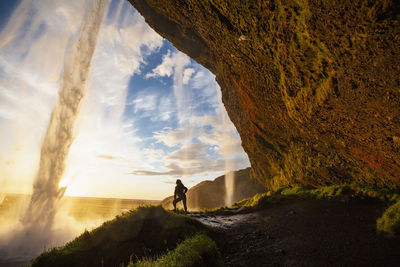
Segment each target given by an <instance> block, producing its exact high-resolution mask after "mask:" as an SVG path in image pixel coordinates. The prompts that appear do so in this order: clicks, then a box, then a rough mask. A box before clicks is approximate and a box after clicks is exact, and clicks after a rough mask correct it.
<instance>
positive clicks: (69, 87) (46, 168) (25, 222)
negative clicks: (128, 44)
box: [0, 0, 106, 258]
mask: <svg viewBox="0 0 400 267" xmlns="http://www.w3.org/2000/svg"><path fill="white" fill-rule="evenodd" d="M105 10H106V2H105V1H101V0H94V1H93V4H92V7H91V8H90V9H89V10H88V11H87V14H86V15H85V16H84V17H85V19H84V21H83V23H82V26H81V29H80V31H79V34H78V36H77V38H76V39H75V40H73V41H71V45H70V46H69V48H68V50H67V51H66V53H65V61H64V68H63V74H62V79H61V83H60V89H59V92H58V99H57V101H56V103H55V105H54V107H53V109H52V112H51V117H50V121H49V124H48V128H47V131H46V134H45V137H44V140H43V144H42V147H41V153H40V163H39V169H38V171H37V174H36V178H35V180H34V182H33V189H32V196H31V198H30V200H29V204H28V205H27V207H26V211H25V213H24V215H23V216H22V217H21V218H20V220H15V219H16V218H13V216H8V219H10V220H11V221H10V223H9V226H10V228H11V229H9V231H8V236H5V235H4V236H3V240H2V243H1V244H0V245H1V248H0V252H1V254H3V255H2V257H3V258H7V257H19V258H30V257H33V256H35V255H37V254H38V253H40V252H42V251H43V250H44V249H46V248H48V247H49V246H56V245H60V244H62V243H64V242H66V241H67V240H68V239H70V238H71V232H74V231H73V229H65V228H64V227H66V228H70V226H71V225H73V224H70V223H68V220H65V218H64V219H63V220H60V219H59V218H58V217H57V216H62V215H57V211H58V209H59V204H60V199H61V198H62V197H63V195H64V192H65V189H66V188H65V187H61V188H60V187H59V183H60V181H61V179H62V178H63V174H64V171H65V166H66V159H67V156H68V152H69V149H70V146H71V144H72V142H73V140H74V135H75V132H74V124H75V121H76V118H77V116H78V114H79V109H80V106H81V101H82V99H83V98H84V96H85V93H86V82H87V79H88V76H89V73H90V65H91V61H92V56H93V53H94V50H95V47H96V41H97V35H98V32H99V29H100V26H101V24H102V20H103V17H104V13H105ZM23 206H24V205H23V204H21V205H20V207H23ZM14 216H17V213H15V214H14ZM56 220H58V221H64V224H55V222H56ZM15 221H16V222H17V223H16V224H15ZM61 228H62V229H61ZM74 234H75V233H74ZM5 245H6V247H5Z"/></svg>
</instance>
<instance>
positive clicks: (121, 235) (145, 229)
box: [32, 206, 211, 266]
mask: <svg viewBox="0 0 400 267" xmlns="http://www.w3.org/2000/svg"><path fill="white" fill-rule="evenodd" d="M210 231H211V230H210V229H209V228H208V227H206V226H205V225H203V224H202V223H200V222H199V221H197V220H195V219H193V218H190V217H187V216H183V215H179V214H175V213H173V212H169V211H165V210H164V209H163V208H161V207H160V206H149V207H139V208H137V209H135V210H132V211H129V212H127V213H124V214H123V215H120V216H117V217H116V218H115V219H113V220H111V221H108V222H105V223H104V224H103V225H102V226H100V227H98V228H96V229H94V230H92V231H85V232H84V233H83V234H82V235H80V236H79V237H77V238H76V239H74V240H73V241H71V242H69V243H68V244H66V245H65V246H63V247H59V248H53V249H51V250H49V251H47V252H44V253H43V254H41V255H40V256H39V257H37V258H36V259H35V260H34V261H33V263H32V266H120V265H123V266H126V265H127V264H128V263H129V262H131V261H133V262H134V261H136V260H138V259H142V258H143V257H149V256H154V255H160V254H162V253H165V252H166V251H168V250H172V249H175V248H176V246H177V245H178V244H179V243H181V242H182V241H183V240H185V239H186V238H189V237H192V236H194V235H195V234H196V233H199V232H205V233H210Z"/></svg>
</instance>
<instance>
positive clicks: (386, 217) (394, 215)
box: [212, 184, 400, 236]
mask: <svg viewBox="0 0 400 267" xmlns="http://www.w3.org/2000/svg"><path fill="white" fill-rule="evenodd" d="M285 196H296V197H299V198H303V199H327V198H328V199H330V198H335V197H340V196H350V197H353V198H362V199H365V198H373V199H380V200H382V201H384V202H386V203H389V205H390V206H389V207H388V208H387V209H386V210H385V211H384V213H383V214H382V216H381V217H380V218H378V219H377V223H376V229H377V232H378V233H382V234H386V235H389V236H392V235H397V234H399V233H400V188H399V187H393V188H390V187H378V186H371V185H357V184H347V185H332V186H325V187H320V188H304V187H293V188H285V187H281V188H279V189H277V190H275V191H269V192H267V193H263V194H256V195H254V196H253V197H252V198H247V199H243V200H241V201H239V202H236V203H234V204H233V205H232V206H231V207H229V208H226V207H222V208H220V209H218V210H215V211H212V212H218V211H222V210H229V209H238V208H241V207H247V208H261V207H264V206H265V205H268V204H271V203H273V202H276V201H277V200H279V199H281V198H282V197H285Z"/></svg>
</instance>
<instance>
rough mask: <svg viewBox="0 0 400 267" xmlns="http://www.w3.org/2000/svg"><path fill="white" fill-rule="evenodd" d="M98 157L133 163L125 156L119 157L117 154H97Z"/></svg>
mask: <svg viewBox="0 0 400 267" xmlns="http://www.w3.org/2000/svg"><path fill="white" fill-rule="evenodd" d="M96 158H99V159H104V160H112V161H119V162H124V163H132V161H130V160H127V159H125V158H123V157H117V156H112V155H97V156H96Z"/></svg>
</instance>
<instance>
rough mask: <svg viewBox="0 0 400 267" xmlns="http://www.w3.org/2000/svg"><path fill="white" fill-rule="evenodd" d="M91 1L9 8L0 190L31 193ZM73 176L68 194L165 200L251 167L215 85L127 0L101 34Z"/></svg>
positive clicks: (0, 69)
mask: <svg viewBox="0 0 400 267" xmlns="http://www.w3.org/2000/svg"><path fill="white" fill-rule="evenodd" d="M88 6H90V0H87V1H72V3H71V2H69V1H64V2H57V1H52V0H37V1H34V0H31V1H28V0H26V1H24V0H23V1H21V2H15V1H1V3H0V17H1V19H0V27H1V32H0V138H1V139H0V170H1V171H0V188H1V190H2V192H3V193H4V192H18V193H29V192H30V190H31V186H32V181H33V178H34V176H35V172H36V171H37V166H38V162H39V155H40V145H41V141H42V140H43V136H44V134H45V132H46V127H47V123H48V120H49V118H50V112H51V108H52V105H53V104H54V101H55V100H56V99H57V91H58V88H59V85H60V77H61V75H62V70H63V62H64V58H65V56H66V55H67V53H68V52H67V51H69V50H68V48H69V47H70V46H71V44H73V43H74V42H73V40H74V38H76V35H77V33H78V31H79V27H80V23H81V21H82V19H83V18H84V16H85V11H86V10H87V8H88ZM75 136H76V138H75V141H74V143H73V145H72V146H71V150H70V155H69V158H68V162H67V168H66V171H65V175H64V176H65V177H64V179H63V180H62V183H61V186H68V189H67V191H66V193H67V194H68V195H81V196H99V197H100V196H101V197H120V198H139V199H162V198H164V197H166V196H168V195H171V193H172V192H173V187H174V182H175V180H176V179H177V178H178V177H179V178H181V179H182V180H183V183H184V184H185V185H187V186H188V187H190V186H193V185H195V184H197V183H198V182H200V181H202V180H206V179H207V180H209V179H213V178H215V177H217V176H218V175H221V174H223V173H225V172H226V171H228V170H235V169H241V168H245V167H247V166H249V162H248V159H247V155H246V154H245V153H244V151H243V149H242V148H241V146H240V142H241V141H240V137H239V136H238V134H237V132H236V129H235V128H234V126H233V124H232V123H231V121H230V120H229V118H228V116H227V114H226V111H225V109H224V107H223V104H222V103H221V92H220V88H219V86H218V85H217V84H216V82H215V77H214V75H213V74H212V73H210V72H209V71H208V70H207V69H205V68H203V67H202V66H200V65H199V64H197V63H196V62H195V61H193V60H192V59H190V58H189V57H188V56H186V55H184V54H183V53H181V52H179V51H178V50H177V49H175V48H174V47H173V46H172V44H171V43H169V42H168V41H167V40H165V39H163V38H162V37H160V36H159V35H158V34H157V33H155V32H154V31H153V30H152V29H151V28H150V27H148V26H147V25H146V24H145V22H144V19H143V18H142V17H141V16H140V15H139V14H138V12H137V11H136V10H135V9H134V8H133V7H132V6H131V5H130V4H129V3H128V2H126V1H123V0H113V1H111V2H110V4H109V6H108V11H107V15H106V17H105V19H104V22H103V25H102V27H101V29H100V33H99V37H98V43H97V47H96V51H95V54H94V57H93V61H92V67H91V74H90V78H89V80H88V82H87V94H86V97H85V99H84V100H83V103H82V107H81V112H80V116H79V118H78V120H77V122H76V127H75Z"/></svg>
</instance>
